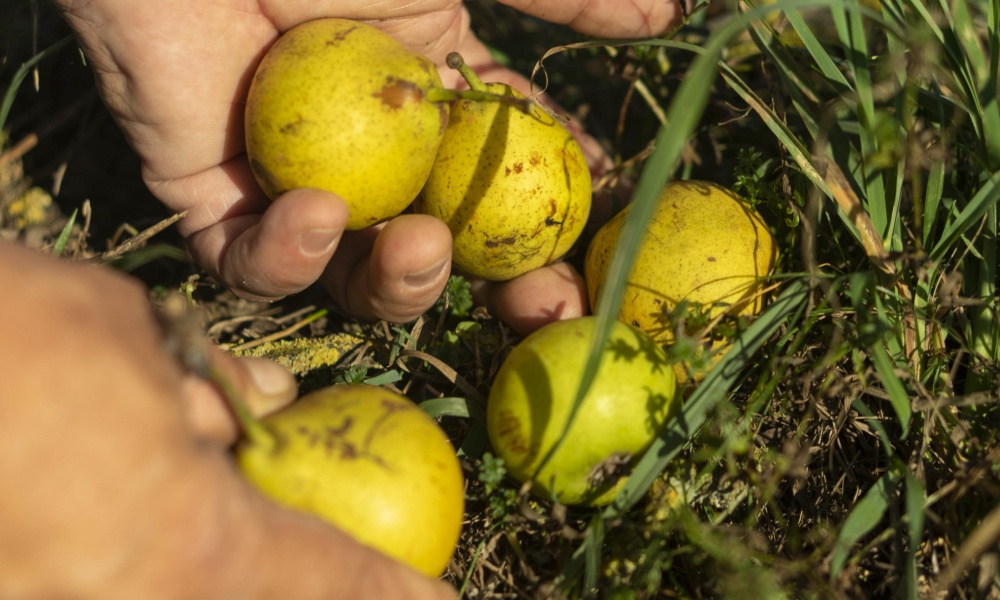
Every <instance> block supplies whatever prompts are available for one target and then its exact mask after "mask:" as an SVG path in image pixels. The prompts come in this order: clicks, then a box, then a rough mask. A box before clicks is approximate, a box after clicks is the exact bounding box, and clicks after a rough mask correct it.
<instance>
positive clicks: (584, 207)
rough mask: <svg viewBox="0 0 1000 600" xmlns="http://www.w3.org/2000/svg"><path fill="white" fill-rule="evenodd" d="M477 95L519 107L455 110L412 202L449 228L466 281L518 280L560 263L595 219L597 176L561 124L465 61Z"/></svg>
mask: <svg viewBox="0 0 1000 600" xmlns="http://www.w3.org/2000/svg"><path fill="white" fill-rule="evenodd" d="M449 65H450V66H453V67H454V68H458V69H459V70H460V71H461V72H462V75H463V76H464V77H465V78H466V80H467V81H468V83H469V86H470V87H471V88H472V89H473V90H479V91H484V92H487V93H491V94H495V95H499V96H502V97H506V98H509V99H510V100H511V101H512V102H508V103H504V102H491V101H481V100H476V99H463V100H458V101H457V102H455V103H453V105H452V107H451V117H450V120H449V123H448V128H447V129H446V130H445V132H444V139H443V140H442V141H441V145H440V147H439V148H438V153H437V157H436V159H435V161H434V166H433V168H432V169H431V171H430V175H429V176H428V177H427V181H426V183H425V184H424V188H423V190H422V191H421V193H420V196H419V197H418V198H417V200H416V202H415V203H414V208H415V209H416V210H417V211H418V212H423V213H425V214H429V215H432V216H435V217H438V218H439V219H441V220H443V221H444V222H445V223H447V224H448V227H449V229H451V233H452V236H453V238H454V248H453V253H452V260H453V262H454V264H455V265H456V266H457V267H458V268H460V269H462V270H463V271H465V272H466V273H468V274H471V275H474V276H477V277H482V278H484V279H489V280H494V281H504V280H508V279H512V278H514V277H516V276H518V275H520V274H522V273H526V272H528V271H531V270H533V269H537V268H538V267H541V266H544V265H547V264H549V263H552V262H554V261H556V260H558V259H559V258H561V257H562V256H563V255H564V254H566V252H567V251H568V250H569V249H570V247H571V246H572V245H573V243H574V242H575V241H576V240H577V238H578V237H579V236H580V234H581V233H582V232H583V228H584V225H585V224H586V222H587V216H588V215H589V214H590V202H591V180H590V170H589V168H588V166H587V161H586V159H585V158H584V156H583V151H582V150H581V148H580V145H579V144H578V143H577V141H576V139H575V138H574V137H573V135H572V134H571V133H570V132H569V131H568V130H567V129H566V127H564V126H563V124H562V123H561V122H559V120H557V119H556V118H554V117H553V116H552V115H551V114H549V113H548V112H546V111H545V110H543V109H542V108H541V107H540V106H538V105H537V104H535V103H533V102H526V103H525V104H524V105H523V106H524V107H526V108H521V107H519V106H518V105H517V104H516V103H514V102H513V101H517V100H521V101H523V100H525V97H524V95H523V94H521V93H519V92H518V91H517V90H514V89H513V88H511V87H510V86H509V85H506V84H502V83H488V84H484V83H482V82H481V81H480V80H479V79H478V77H476V76H475V74H474V73H472V71H471V69H469V68H468V67H466V66H465V65H464V64H463V63H461V58H460V57H457V55H452V56H449Z"/></svg>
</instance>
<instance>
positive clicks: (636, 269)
mask: <svg viewBox="0 0 1000 600" xmlns="http://www.w3.org/2000/svg"><path fill="white" fill-rule="evenodd" d="M627 214H628V207H626V208H625V209H624V210H622V211H621V212H619V213H618V214H617V215H615V216H614V218H612V219H611V220H610V221H608V222H607V223H606V224H605V225H604V226H603V227H602V228H601V229H600V230H599V231H598V232H597V234H596V235H595V236H594V238H593V240H591V242H590V246H589V247H588V249H587V256H586V259H585V265H584V278H585V279H586V282H587V293H588V296H589V299H590V304H591V307H592V308H593V309H594V311H597V309H598V303H599V297H600V293H601V290H602V288H603V286H604V282H605V279H606V277H607V271H608V265H609V263H610V262H611V257H612V255H613V253H614V251H615V248H616V246H617V245H618V242H619V239H620V237H621V230H622V225H623V223H624V222H625V218H626V216H627ZM776 262H777V248H776V246H775V242H774V238H773V237H772V235H771V232H770V230H769V229H768V227H767V224H766V223H765V222H764V220H763V219H762V218H761V217H760V215H759V214H758V213H757V212H756V211H755V210H754V209H753V208H751V207H750V205H749V204H747V203H746V201H745V200H743V199H742V198H741V197H739V196H738V195H737V194H735V193H733V192H732V191H730V190H729V189H727V188H725V187H722V186H720V185H717V184H715V183H710V182H706V181H693V180H688V181H673V182H671V183H669V184H668V185H667V187H666V188H665V189H664V190H663V192H662V193H661V194H660V198H659V201H658V203H657V205H656V208H655V210H654V212H653V215H652V218H651V220H650V222H649V224H648V226H647V229H646V234H645V237H643V239H642V241H641V242H640V243H639V248H638V251H637V253H636V256H635V263H634V265H633V267H632V271H631V273H630V274H629V276H628V279H627V285H626V288H625V293H624V296H623V298H622V306H621V312H620V318H621V320H622V321H624V322H626V323H629V324H631V325H633V326H635V327H638V328H640V329H642V330H643V331H645V332H646V333H648V334H650V335H651V336H653V338H654V339H656V340H657V341H658V342H660V343H663V344H670V343H673V342H674V341H675V335H674V334H675V326H676V323H675V322H674V319H675V318H676V317H677V316H678V315H675V314H674V313H675V312H676V311H677V309H678V306H679V305H680V304H681V302H687V303H688V304H689V305H691V306H700V307H701V309H702V311H703V312H704V316H706V317H707V318H708V319H714V318H716V317H719V316H721V315H723V314H728V315H731V316H741V315H755V314H758V313H760V311H761V310H762V309H763V306H764V295H763V289H764V287H765V286H766V285H767V277H768V276H769V275H771V274H772V273H773V272H774V269H775V264H776ZM693 333H697V332H696V331H695V332H693ZM726 348H727V344H726V343H725V341H723V340H719V341H717V342H716V343H714V344H713V346H712V348H711V353H712V358H711V359H710V360H718V358H719V357H721V355H722V353H723V352H725V349H726ZM696 352H697V353H700V352H702V350H700V349H699V350H696ZM675 370H676V372H677V376H678V380H679V381H686V380H688V378H689V371H691V363H690V362H682V363H679V364H677V365H675ZM698 378H700V373H694V379H698Z"/></svg>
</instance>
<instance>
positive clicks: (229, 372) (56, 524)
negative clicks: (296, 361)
mask: <svg viewBox="0 0 1000 600" xmlns="http://www.w3.org/2000/svg"><path fill="white" fill-rule="evenodd" d="M0 281H5V282H16V283H13V284H12V286H11V289H12V290H15V289H16V291H15V292H13V293H11V294H9V295H8V296H7V297H6V298H5V299H4V306H3V310H2V311H0V331H2V332H3V337H4V346H3V347H4V352H5V355H4V360H0V381H2V382H3V385H2V393H0V415H3V417H2V418H0V475H2V476H0V531H2V532H3V535H0V598H4V599H7V600H19V599H21V598H76V599H79V600H91V599H93V600H116V599H119V598H120V599H134V598H146V599H151V600H157V599H173V598H213V599H216V600H226V599H232V600H247V599H253V598H261V599H265V598H288V599H300V598H302V599H305V598H316V599H319V598H323V599H332V598H343V599H345V600H355V599H365V598H372V599H375V598H381V599H399V600H403V599H407V600H413V599H418V600H446V599H449V598H454V597H455V596H454V593H453V592H452V591H451V590H450V589H449V587H448V586H446V585H444V584H443V583H441V582H437V581H433V580H430V579H427V578H425V577H423V576H422V575H419V574H417V573H416V572H415V571H412V570H410V569H408V568H406V567H403V566H402V565H400V564H398V563H395V562H393V561H391V560H389V559H388V558H385V557H384V556H383V555H381V554H379V553H377V552H375V551H374V550H370V549H368V548H365V547H362V546H360V545H359V544H357V543H356V542H354V541H353V540H352V539H350V538H348V537H347V536H346V535H345V534H343V533H341V532H340V531H338V530H336V529H334V528H332V527H330V526H328V525H326V524H325V523H323V522H321V521H319V520H318V519H314V518H312V517H307V516H304V515H300V514H297V513H293V512H290V511H287V510H284V509H281V508H278V506H277V505H276V504H273V503H271V502H269V501H268V500H265V499H264V497H263V496H261V495H260V494H258V493H257V492H256V491H255V490H254V489H252V488H251V487H250V486H249V484H247V483H246V482H245V481H244V479H243V478H242V476H240V475H239V473H238V472H237V470H236V469H235V467H234V465H233V461H232V460H231V457H230V456H229V455H228V449H229V446H230V445H231V444H232V443H233V442H234V441H235V439H236V426H235V424H234V422H233V421H232V419H231V418H230V416H229V413H228V412H227V411H226V410H225V408H224V405H223V403H222V399H221V398H220V397H219V396H218V393H217V392H216V391H215V388H214V387H212V386H210V385H208V384H207V383H206V382H204V381H203V380H199V379H195V378H193V377H191V376H186V375H184V373H183V372H182V371H181V369H180V367H179V365H178V364H177V362H176V361H175V360H174V359H173V357H172V356H170V355H168V354H167V352H166V351H165V349H164V345H163V343H162V341H163V337H162V335H161V330H160V327H159V325H158V323H157V321H156V320H155V318H154V315H153V312H152V310H151V309H150V307H149V305H148V303H147V302H146V291H145V290H143V289H142V288H141V287H140V286H139V285H137V284H136V283H135V282H133V281H130V280H128V279H126V278H125V277H123V276H120V275H118V274H115V273H112V272H110V271H108V270H106V269H101V268H97V267H92V266H81V265H72V264H67V263H65V262H59V261H56V260H54V259H52V258H49V257H45V256H41V255H39V254H38V253H36V252H34V251H31V250H26V249H24V248H21V247H18V246H14V245H12V244H10V243H0ZM209 350H212V349H211V348H209ZM210 356H211V357H212V361H213V362H214V364H215V365H216V366H217V367H218V369H219V370H221V371H222V372H223V373H225V375H226V377H227V379H228V380H230V381H231V382H232V383H233V384H234V385H235V386H236V388H237V389H238V390H240V393H241V395H242V396H243V397H244V398H245V399H246V400H247V402H248V404H249V405H250V406H251V408H252V410H254V412H256V413H258V414H262V413H265V412H268V411H272V410H274V409H276V408H278V407H280V406H282V405H284V404H286V403H288V402H289V401H291V400H292V398H294V397H295V395H296V389H295V379H294V378H293V377H292V376H291V374H290V373H288V372H287V371H285V370H283V369H281V368H280V367H278V366H277V365H275V364H274V363H270V362H266V361H257V360H236V359H233V358H231V357H229V356H228V355H225V354H223V353H221V352H218V351H213V352H212V353H211V355H210Z"/></svg>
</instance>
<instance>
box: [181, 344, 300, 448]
mask: <svg viewBox="0 0 1000 600" xmlns="http://www.w3.org/2000/svg"><path fill="white" fill-rule="evenodd" d="M208 353H209V360H210V361H211V363H212V367H213V371H214V373H215V374H216V376H217V377H221V378H223V379H224V381H209V380H207V379H204V378H201V377H197V376H195V375H193V374H189V375H186V376H185V379H184V381H183V382H182V390H181V393H182V397H183V402H184V406H183V412H184V417H185V418H186V420H187V422H188V425H189V427H190V428H191V431H192V433H193V434H194V435H195V436H197V437H199V438H201V439H206V440H211V441H215V442H218V443H220V444H223V445H230V444H232V443H233V442H235V441H236V438H237V436H238V434H239V424H238V423H237V421H236V419H235V417H234V415H233V413H232V410H231V409H230V408H229V404H228V401H227V399H226V398H225V396H224V393H225V392H224V391H223V388H222V387H221V386H220V384H221V385H224V386H227V387H228V388H229V389H231V390H232V391H234V392H235V393H236V394H237V395H238V396H239V399H240V400H241V401H242V402H243V403H244V404H245V405H246V406H247V408H249V409H250V412H251V414H253V416H255V417H262V416H264V415H267V414H270V413H272V412H274V411H276V410H278V409H280V408H281V407H283V406H286V405H287V404H289V403H291V402H292V401H293V400H294V399H295V396H296V395H297V394H296V392H297V385H296V381H295V377H294V376H293V375H292V373H291V372H289V371H288V370H287V369H285V368H284V367H282V366H281V365H279V364H278V363H276V362H273V361H270V360H266V359H263V358H234V357H232V356H229V355H228V354H225V353H224V352H222V351H220V350H219V349H217V348H209V349H208Z"/></svg>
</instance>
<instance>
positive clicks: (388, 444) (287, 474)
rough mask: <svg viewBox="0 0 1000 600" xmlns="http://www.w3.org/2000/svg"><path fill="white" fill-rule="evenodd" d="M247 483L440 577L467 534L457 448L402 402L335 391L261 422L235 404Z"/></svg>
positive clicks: (370, 390)
mask: <svg viewBox="0 0 1000 600" xmlns="http://www.w3.org/2000/svg"><path fill="white" fill-rule="evenodd" d="M230 403H231V404H232V405H234V412H235V413H236V415H237V417H238V418H239V420H240V423H241V425H242V427H243V430H244V433H245V434H246V435H245V438H244V439H243V441H242V442H241V443H240V444H239V445H238V446H237V448H236V459H237V462H238V464H239V467H240V470H241V471H242V472H243V474H244V476H245V477H246V478H247V479H248V480H249V481H250V482H251V483H252V484H253V485H254V486H255V487H257V488H258V489H259V490H260V491H261V492H263V493H264V494H265V495H266V496H268V497H270V498H271V499H273V500H275V501H276V502H278V503H279V504H281V505H283V506H285V507H287V508H290V509H293V510H298V511H301V512H305V513H309V514H312V515H315V516H317V517H319V518H321V519H323V520H325V521H327V522H329V523H331V524H332V525H334V526H336V527H338V528H339V529H341V530H343V531H345V532H347V533H349V534H350V535H352V536H353V537H354V538H355V539H357V540H358V541H359V542H361V543H363V544H366V545H368V546H371V547H373V548H375V549H376V550H379V551H381V552H383V553H384V554H387V555H389V556H391V557H393V558H395V559H396V560H399V561H400V562H403V563H405V564H408V565H410V566H411V567H413V568H415V569H417V570H418V571H420V572H422V573H424V574H426V575H428V576H431V577H437V576H439V575H441V573H443V572H444V570H445V568H446V567H447V565H448V561H449V560H451V556H452V554H453V553H454V550H455V547H456V546H457V544H458V538H459V534H460V533H461V528H462V521H463V518H464V509H465V484H464V479H463V476H462V470H461V466H460V465H459V462H458V458H457V456H456V454H455V449H454V447H453V446H452V445H451V442H450V441H449V439H448V438H447V436H446V435H445V433H444V432H443V431H442V430H441V428H440V427H439V426H438V424H437V423H436V422H434V420H433V419H431V418H430V417H429V416H428V415H427V414H426V413H425V412H424V411H422V410H421V409H420V408H419V407H418V406H417V405H415V404H414V403H413V402H411V401H410V400H409V399H407V398H406V397H404V396H401V395H400V394H397V393H395V392H392V391H390V390H387V389H384V388H380V387H377V386H372V385H366V384H356V385H346V384H345V385H334V386H330V387H327V388H323V389H320V390H317V391H315V392H312V393H310V394H307V395H305V396H303V397H302V398H300V399H299V400H298V401H296V402H295V403H293V404H292V405H290V406H288V407H286V408H284V409H282V410H280V411H278V412H276V413H273V414H271V415H268V416H266V417H264V418H263V419H261V420H259V421H257V420H255V419H253V417H250V416H249V412H247V411H246V410H243V409H241V408H240V407H241V405H240V403H239V401H238V399H234V398H232V397H230Z"/></svg>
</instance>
